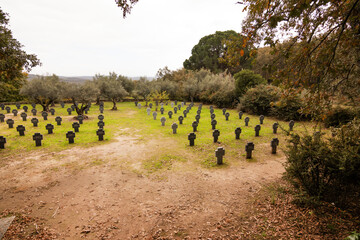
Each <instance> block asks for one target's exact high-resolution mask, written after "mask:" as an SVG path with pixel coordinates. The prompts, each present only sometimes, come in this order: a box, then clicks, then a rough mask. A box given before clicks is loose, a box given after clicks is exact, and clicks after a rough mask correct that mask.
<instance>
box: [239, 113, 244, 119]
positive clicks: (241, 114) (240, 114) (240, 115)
mask: <svg viewBox="0 0 360 240" xmlns="http://www.w3.org/2000/svg"><path fill="white" fill-rule="evenodd" d="M243 114H244V113H243V112H242V111H240V112H239V119H241V118H242V116H243Z"/></svg>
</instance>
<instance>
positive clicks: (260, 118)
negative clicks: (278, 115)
mask: <svg viewBox="0 0 360 240" xmlns="http://www.w3.org/2000/svg"><path fill="white" fill-rule="evenodd" d="M264 118H265V117H264V115H260V117H259V120H260V124H263V123H264Z"/></svg>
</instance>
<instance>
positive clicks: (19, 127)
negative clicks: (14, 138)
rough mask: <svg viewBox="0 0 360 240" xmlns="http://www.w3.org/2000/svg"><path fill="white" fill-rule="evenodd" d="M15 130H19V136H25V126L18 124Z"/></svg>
mask: <svg viewBox="0 0 360 240" xmlns="http://www.w3.org/2000/svg"><path fill="white" fill-rule="evenodd" d="M16 131H18V132H19V134H20V136H25V127H24V126H23V125H18V126H17V127H16Z"/></svg>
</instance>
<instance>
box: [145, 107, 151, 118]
mask: <svg viewBox="0 0 360 240" xmlns="http://www.w3.org/2000/svg"><path fill="white" fill-rule="evenodd" d="M146 112H147V115H148V116H150V112H151V109H150V108H147V109H146Z"/></svg>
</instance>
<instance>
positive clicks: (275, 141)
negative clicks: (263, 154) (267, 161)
mask: <svg viewBox="0 0 360 240" xmlns="http://www.w3.org/2000/svg"><path fill="white" fill-rule="evenodd" d="M278 145H279V139H277V138H273V139H272V140H271V143H270V146H271V153H272V154H276V148H277V146H278Z"/></svg>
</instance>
